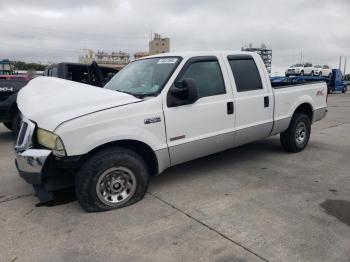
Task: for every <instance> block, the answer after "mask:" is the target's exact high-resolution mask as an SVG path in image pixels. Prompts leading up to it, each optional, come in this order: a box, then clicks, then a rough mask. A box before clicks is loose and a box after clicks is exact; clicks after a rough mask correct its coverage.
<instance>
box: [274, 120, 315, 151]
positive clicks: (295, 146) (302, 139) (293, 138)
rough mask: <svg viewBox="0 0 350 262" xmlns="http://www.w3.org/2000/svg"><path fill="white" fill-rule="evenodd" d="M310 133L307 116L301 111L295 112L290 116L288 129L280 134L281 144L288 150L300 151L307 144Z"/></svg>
mask: <svg viewBox="0 0 350 262" xmlns="http://www.w3.org/2000/svg"><path fill="white" fill-rule="evenodd" d="M310 134H311V123H310V119H309V117H308V116H307V115H306V114H303V113H296V114H294V116H293V117H292V120H291V122H290V124H289V127H288V129H287V130H286V131H284V132H283V133H281V135H280V141H281V145H282V147H283V148H284V149H285V150H286V151H288V152H292V153H297V152H300V151H302V150H304V149H305V147H306V146H307V144H308V142H309V139H310Z"/></svg>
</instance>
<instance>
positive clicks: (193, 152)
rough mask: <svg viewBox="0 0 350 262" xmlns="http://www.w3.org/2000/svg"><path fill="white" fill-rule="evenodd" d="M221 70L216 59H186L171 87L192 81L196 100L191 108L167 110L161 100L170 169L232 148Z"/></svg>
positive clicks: (226, 86)
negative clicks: (194, 85) (183, 81)
mask: <svg viewBox="0 0 350 262" xmlns="http://www.w3.org/2000/svg"><path fill="white" fill-rule="evenodd" d="M222 66H223V61H222V59H221V58H218V57H216V56H200V57H193V58H191V59H189V60H188V61H187V62H186V64H185V65H184V66H183V68H182V69H181V71H180V73H179V75H178V76H177V78H176V80H175V81H174V83H177V82H181V81H182V80H183V79H189V78H190V79H192V80H194V81H195V83H196V85H197V88H198V93H199V99H198V100H197V101H196V102H195V103H193V104H189V105H181V106H175V107H172V106H169V105H168V104H167V101H166V98H165V99H164V102H163V103H164V105H163V110H164V116H165V122H166V132H167V144H168V147H169V153H170V158H171V164H172V165H175V164H179V163H182V162H185V161H188V160H191V159H195V158H198V157H202V156H205V155H209V154H212V153H216V152H219V151H222V150H225V149H227V148H230V147H232V146H233V141H234V133H233V129H234V114H233V97H232V91H231V87H230V81H229V79H228V76H227V73H226V70H222V68H223V67H222ZM167 92H168V93H169V92H170V91H169V90H168V91H167Z"/></svg>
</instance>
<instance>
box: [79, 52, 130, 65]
mask: <svg viewBox="0 0 350 262" xmlns="http://www.w3.org/2000/svg"><path fill="white" fill-rule="evenodd" d="M92 61H96V63H97V64H98V65H101V66H107V67H112V68H116V69H118V70H120V69H122V68H123V67H124V66H126V65H127V64H128V63H129V62H130V55H129V54H128V53H126V52H122V51H119V52H112V53H108V52H104V51H101V50H98V51H97V53H95V52H94V51H93V50H91V49H85V54H83V55H81V56H79V63H82V64H91V63H92Z"/></svg>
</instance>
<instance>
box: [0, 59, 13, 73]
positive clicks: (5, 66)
mask: <svg viewBox="0 0 350 262" xmlns="http://www.w3.org/2000/svg"><path fill="white" fill-rule="evenodd" d="M12 73H13V72H12V67H11V64H10V60H9V59H4V60H0V75H11V74H12Z"/></svg>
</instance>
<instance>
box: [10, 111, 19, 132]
mask: <svg viewBox="0 0 350 262" xmlns="http://www.w3.org/2000/svg"><path fill="white" fill-rule="evenodd" d="M11 125H12V129H11V130H12V131H13V132H14V133H15V134H16V135H17V134H18V132H19V129H20V128H21V114H20V113H17V114H16V115H15V117H14V118H13V120H12V123H11Z"/></svg>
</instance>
